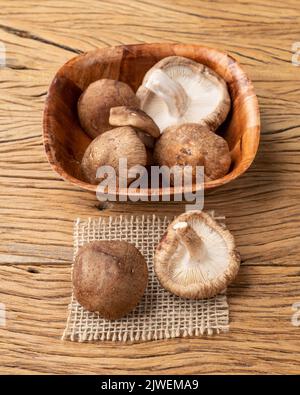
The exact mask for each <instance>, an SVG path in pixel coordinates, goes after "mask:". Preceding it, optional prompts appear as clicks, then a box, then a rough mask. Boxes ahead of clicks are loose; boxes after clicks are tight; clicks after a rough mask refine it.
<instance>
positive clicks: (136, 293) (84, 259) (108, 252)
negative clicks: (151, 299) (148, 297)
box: [73, 240, 148, 320]
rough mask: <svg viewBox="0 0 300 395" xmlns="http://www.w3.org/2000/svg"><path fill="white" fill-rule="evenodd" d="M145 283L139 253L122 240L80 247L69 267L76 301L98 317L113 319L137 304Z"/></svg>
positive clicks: (143, 269)
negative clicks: (71, 271)
mask: <svg viewBox="0 0 300 395" xmlns="http://www.w3.org/2000/svg"><path fill="white" fill-rule="evenodd" d="M147 281H148V268H147V264H146V261H145V259H144V257H143V256H142V254H141V253H140V252H139V251H138V250H137V249H136V248H135V247H134V246H133V245H132V244H130V243H127V242H125V241H118V240H114V241H104V240H103V241H94V242H90V243H87V244H85V245H84V246H83V247H81V248H80V249H79V251H78V253H77V255H76V257H75V262H74V267H73V288H74V295H75V297H76V299H77V301H78V302H79V303H80V304H81V305H82V306H83V307H84V308H85V309H87V310H89V311H95V312H98V313H99V315H100V316H101V317H104V318H107V319H110V320H115V319H118V318H121V317H123V316H124V315H127V314H128V313H130V312H131V311H132V310H133V309H134V308H135V307H136V306H137V305H138V303H139V302H140V300H141V298H142V296H143V294H144V292H145V289H146V286H147Z"/></svg>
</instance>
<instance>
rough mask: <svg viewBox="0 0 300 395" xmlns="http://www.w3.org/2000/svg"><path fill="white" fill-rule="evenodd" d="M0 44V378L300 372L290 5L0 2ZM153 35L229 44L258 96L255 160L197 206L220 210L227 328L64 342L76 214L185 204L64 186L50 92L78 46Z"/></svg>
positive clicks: (296, 12) (297, 145)
mask: <svg viewBox="0 0 300 395" xmlns="http://www.w3.org/2000/svg"><path fill="white" fill-rule="evenodd" d="M0 41H2V43H4V44H5V47H6V54H7V64H6V67H4V68H2V69H1V70H0V76H1V78H0V82H1V86H0V88H1V90H0V118H1V120H0V128H1V134H0V143H1V144H0V151H1V154H0V161H1V163H0V173H1V188H0V194H1V203H0V207H1V219H0V225H1V238H0V252H1V255H0V263H1V265H0V303H2V304H4V305H5V307H6V326H0V356H1V357H0V372H1V373H21V374H27V373H79V374H80V373H97V374H99V373H102V374H113V373H115V374H120V373H135V374H142V373H145V374H154V373H169V374H171V373H175V374H186V373H190V374H192V373H253V374H255V373H300V327H299V326H296V325H293V324H292V316H293V314H294V313H295V312H294V311H293V304H294V303H297V302H300V276H299V275H300V269H299V260H300V259H299V258H300V234H299V225H300V207H299V198H300V170H299V169H300V168H299V165H300V153H299V150H300V100H299V98H300V96H299V95H300V86H299V80H300V67H296V66H295V65H293V64H292V45H293V43H294V42H297V41H300V3H299V1H298V0H295V1H292V0H286V1H285V2H284V3H283V2H282V1H274V0H264V1H259V0H256V1H251V2H248V1H247V2H246V1H214V2H211V1H196V0H195V1H191V0H189V1H186V0H177V1H171V0H151V1H150V0H149V1H148V0H140V1H128V0H120V1H111V0H110V1H108V0H106V1H105V0H104V1H95V0H87V1H84V2H79V1H75V0H73V1H72V0H70V1H66V0H65V1H63V2H62V1H58V0H47V1H43V2H40V1H36V0H22V1H21V0H20V1H17V0H14V1H12V0H1V4H0ZM162 41H165V42H183V43H196V44H198V43H201V44H204V45H208V46H213V47H218V48H220V49H223V50H226V51H228V52H229V53H230V54H231V55H232V56H234V57H235V58H237V59H238V60H239V61H240V62H241V64H242V65H243V67H244V69H245V70H246V71H247V73H248V74H249V77H250V78H251V79H252V81H253V83H254V86H255V90H256V92H257V95H258V98H259V103H260V109H261V121H262V136H261V144H260V149H259V153H258V155H257V158H256V160H255V163H254V164H253V165H252V167H251V168H250V170H249V171H247V173H246V174H245V175H244V176H243V177H241V178H240V179H238V180H236V181H234V182H232V183H230V184H229V185H227V186H224V187H222V188H220V189H217V190H214V191H211V192H209V193H208V194H207V195H206V199H205V208H206V209H214V210H216V212H217V213H218V214H221V215H225V216H226V217H227V224H228V227H229V228H230V230H231V231H232V232H233V233H234V235H235V237H236V241H237V244H238V247H239V250H240V252H241V256H242V266H241V269H240V273H239V275H238V278H237V281H236V282H235V283H234V284H233V285H232V286H231V287H230V288H229V291H228V296H229V304H230V332H229V333H227V334H222V335H217V336H212V337H203V338H191V339H177V340H168V341H156V342H152V343H142V344H136V345H119V344H118V345H115V344H111V343H97V344H79V343H72V342H62V341H61V340H60V337H61V335H62V332H63V329H64V326H65V321H66V310H67V305H68V302H69V300H70V294H71V282H70V266H71V260H72V227H73V221H74V219H75V218H76V217H77V216H81V217H83V218H85V217H89V216H99V215H103V216H107V215H110V214H119V213H126V214H131V213H132V214H134V213H153V212H155V213H158V214H161V215H164V214H177V213H180V212H182V211H183V210H184V206H183V205H181V204H159V205H157V204H155V205H154V204H141V203H135V204H129V203H128V204H127V203H122V204H114V205H112V204H108V205H106V206H105V207H101V206H100V205H99V203H98V202H97V200H96V198H95V196H94V195H93V194H91V193H88V192H85V191H83V190H80V189H78V188H76V187H74V186H72V185H71V184H69V183H67V182H65V181H63V180H61V179H60V178H59V177H58V176H57V175H56V174H55V173H54V172H53V171H52V170H51V168H50V166H49V164H48V163H47V160H46V157H45V154H44V149H43V143H42V113H43V107H44V101H45V97H46V94H47V89H48V86H49V83H50V81H51V79H52V78H53V76H54V73H55V71H56V70H57V68H58V67H59V66H60V65H62V64H63V63H64V62H66V61H67V60H68V59H70V58H71V57H73V56H75V55H76V54H77V53H80V52H81V51H87V50H91V49H94V48H97V47H105V46H110V45H118V44H125V43H127V44H130V43H141V42H162ZM295 45H296V44H295ZM299 46H300V44H299ZM294 58H295V60H297V57H296V55H295V56H294ZM299 59H300V57H299ZM294 307H295V306H294ZM296 318H297V316H296V315H294V321H295V324H296V323H297V319H296ZM299 321H300V319H299Z"/></svg>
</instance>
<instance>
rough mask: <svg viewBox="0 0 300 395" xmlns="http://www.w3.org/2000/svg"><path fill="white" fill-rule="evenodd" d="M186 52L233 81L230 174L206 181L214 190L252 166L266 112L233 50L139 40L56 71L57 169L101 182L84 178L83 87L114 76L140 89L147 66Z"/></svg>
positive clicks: (50, 104)
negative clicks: (79, 106)
mask: <svg viewBox="0 0 300 395" xmlns="http://www.w3.org/2000/svg"><path fill="white" fill-rule="evenodd" d="M171 55H178V56H185V57H187V58H190V59H193V60H195V61H197V62H200V63H203V64H205V65H207V66H208V67H210V68H211V69H213V70H214V71H215V72H216V73H218V74H219V75H220V76H221V77H223V78H224V80H225V81H226V82H227V85H228V88H229V92H230V96H231V101H232V107H231V111H230V113H229V115H228V117H227V120H226V121H225V123H224V124H223V125H221V127H220V134H222V135H223V137H224V138H225V139H226V140H227V142H228V145H229V148H230V151H231V157H232V165H231V168H230V170H229V173H228V174H226V176H224V177H222V178H220V179H217V180H214V181H209V182H206V183H205V184H204V188H205V189H211V188H214V187H217V186H220V185H223V184H226V183H228V182H230V181H232V180H234V179H235V178H237V177H238V176H240V175H241V174H243V173H244V172H245V171H246V170H247V169H248V167H249V166H250V165H251V163H252V161H253V159H254V157H255V155H256V152H257V149H258V145H259V137H260V116H259V108H258V101H257V97H256V95H255V93H254V89H253V85H252V83H251V81H250V80H249V78H248V77H247V75H246V74H245V72H244V71H243V70H242V68H241V66H240V65H239V64H238V62H237V61H236V60H235V59H234V58H232V57H231V56H230V55H228V54H227V53H224V52H221V51H218V50H216V49H213V48H207V47H203V46H200V45H191V44H168V43H161V44H138V45H122V46H117V47H109V48H102V49H97V50H95V51H91V52H88V53H84V54H82V55H79V56H76V57H74V58H73V59H71V60H69V61H68V62H67V63H65V64H64V65H63V66H62V67H61V68H60V69H59V70H58V72H57V73H56V75H55V77H54V79H53V81H52V83H51V85H50V88H49V92H48V95H47V99H46V104H45V111H44V122H43V128H44V146H45V150H46V154H47V157H48V160H49V162H50V164H51V166H52V168H53V169H54V170H55V171H56V172H57V173H58V174H59V175H60V176H61V177H62V178H63V179H65V180H68V181H70V182H71V183H73V184H75V185H77V186H79V187H81V188H83V189H86V190H89V191H96V188H97V185H92V184H89V183H87V182H86V181H84V179H83V177H82V175H81V171H80V162H81V159H82V156H83V154H84V152H85V149H86V148H87V146H88V144H89V143H90V142H91V139H90V137H88V136H87V135H86V134H85V132H84V131H83V130H82V128H81V126H80V124H79V120H78V115H77V100H78V98H79V96H80V94H81V92H82V91H83V90H84V89H86V88H87V86H88V85H89V84H90V83H92V82H93V81H95V80H98V79H100V78H111V79H117V80H121V81H123V82H126V83H127V84H128V85H130V86H131V88H132V89H133V90H134V91H136V90H137V88H138V87H139V85H140V84H141V82H142V80H143V77H144V75H145V73H146V72H147V70H149V69H150V68H151V67H152V66H153V65H154V64H155V63H156V62H158V61H159V60H160V59H162V58H164V57H166V56H171ZM197 188H200V186H199V185H195V184H194V185H192V187H190V188H188V189H189V190H187V189H184V188H183V191H182V190H176V189H175V188H171V190H170V191H165V190H164V189H163V188H157V189H155V190H153V189H152V190H151V189H150V188H148V189H143V190H141V191H139V196H145V197H149V196H150V195H151V194H152V195H156V196H159V197H160V198H161V197H162V196H163V195H165V194H168V193H169V192H170V193H171V196H174V194H176V193H181V192H195V191H196V190H197ZM127 193H128V191H127V189H118V190H117V196H121V195H123V196H126V195H127Z"/></svg>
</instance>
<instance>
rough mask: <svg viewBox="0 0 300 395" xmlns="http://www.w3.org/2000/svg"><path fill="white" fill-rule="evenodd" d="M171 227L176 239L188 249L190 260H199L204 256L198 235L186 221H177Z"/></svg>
mask: <svg viewBox="0 0 300 395" xmlns="http://www.w3.org/2000/svg"><path fill="white" fill-rule="evenodd" d="M173 229H174V230H175V232H176V236H177V238H178V240H179V241H180V242H181V243H182V244H183V245H184V246H185V247H186V249H187V250H188V252H189V254H190V257H191V260H192V261H197V262H199V261H201V259H202V258H203V257H204V252H205V249H204V244H203V242H202V240H201V238H200V236H199V235H198V234H197V233H196V232H195V230H194V229H193V228H192V227H191V226H190V225H189V224H188V223H187V222H177V224H175V225H174V227H173Z"/></svg>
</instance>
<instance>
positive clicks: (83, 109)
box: [77, 79, 139, 138]
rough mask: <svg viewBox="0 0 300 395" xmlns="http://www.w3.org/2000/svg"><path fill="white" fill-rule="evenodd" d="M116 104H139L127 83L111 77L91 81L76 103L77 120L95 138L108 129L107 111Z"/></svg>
mask: <svg viewBox="0 0 300 395" xmlns="http://www.w3.org/2000/svg"><path fill="white" fill-rule="evenodd" d="M116 106H132V107H138V106H139V101H138V99H137V97H136V95H135V93H134V92H133V90H132V89H131V88H130V86H129V85H127V84H125V83H124V82H121V81H117V80H111V79H101V80H97V81H95V82H93V83H91V84H90V85H89V86H88V87H87V88H86V90H85V91H84V92H83V93H82V94H81V96H80V98H79V100H78V105H77V109H78V116H79V121H80V124H81V126H82V128H83V129H84V131H85V132H86V133H87V134H88V135H89V136H90V137H91V138H95V137H97V136H99V135H101V134H102V133H104V132H106V131H107V130H110V129H111V126H110V124H109V121H108V120H109V112H110V109H111V108H112V107H116Z"/></svg>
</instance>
